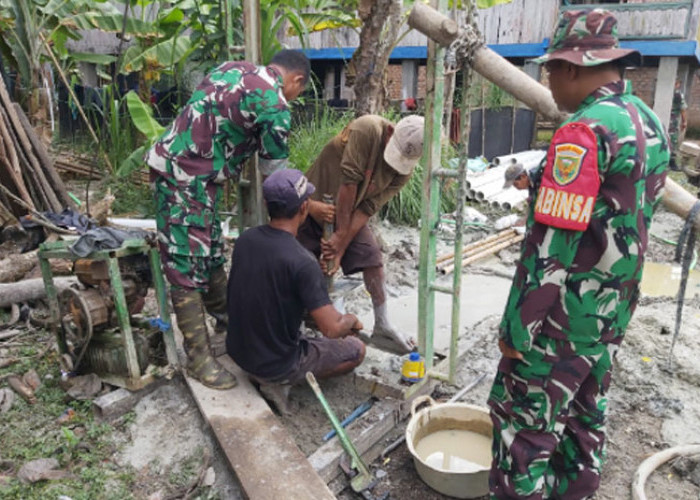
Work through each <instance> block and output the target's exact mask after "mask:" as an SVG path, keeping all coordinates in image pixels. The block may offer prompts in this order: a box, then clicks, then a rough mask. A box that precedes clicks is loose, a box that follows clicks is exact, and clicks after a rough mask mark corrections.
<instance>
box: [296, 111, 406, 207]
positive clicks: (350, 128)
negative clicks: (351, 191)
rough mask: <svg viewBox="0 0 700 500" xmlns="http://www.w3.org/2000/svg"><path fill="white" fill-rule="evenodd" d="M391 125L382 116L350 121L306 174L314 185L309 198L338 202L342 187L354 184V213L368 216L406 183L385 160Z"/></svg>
mask: <svg viewBox="0 0 700 500" xmlns="http://www.w3.org/2000/svg"><path fill="white" fill-rule="evenodd" d="M390 125H392V123H391V122H390V121H388V120H385V119H384V118H382V117H381V116H376V115H365V116H362V117H360V118H357V119H356V120H353V121H352V122H350V123H349V124H348V125H347V126H346V127H345V128H344V129H343V130H342V131H341V132H340V133H339V134H338V135H336V136H335V137H334V138H333V139H331V140H330V141H329V142H328V144H326V146H325V147H324V148H323V150H322V151H321V154H320V155H319V156H318V158H316V161H315V162H314V164H313V165H312V166H311V168H310V169H309V171H308V172H307V173H306V176H307V177H308V179H309V181H311V183H312V184H313V185H314V186H316V192H315V193H314V194H313V195H312V198H313V199H314V200H317V201H321V200H322V198H323V195H324V194H332V195H333V197H334V199H336V201H337V195H338V190H339V189H340V186H341V185H343V184H357V198H355V203H354V205H353V211H354V210H357V209H359V210H362V211H363V212H364V213H366V214H367V215H369V216H370V217H371V216H372V215H374V214H375V213H376V212H377V211H378V210H379V209H380V208H382V207H383V206H384V204H386V202H387V201H389V200H390V199H391V197H392V196H394V195H395V194H396V193H398V192H399V191H400V190H401V188H402V187H403V186H404V185H405V184H406V183H407V182H408V179H409V178H410V177H411V176H410V175H401V174H399V173H398V172H397V171H396V170H394V169H393V168H391V167H390V166H389V164H388V163H387V162H385V161H384V142H385V139H384V138H385V137H386V134H387V129H388V127H389V126H390Z"/></svg>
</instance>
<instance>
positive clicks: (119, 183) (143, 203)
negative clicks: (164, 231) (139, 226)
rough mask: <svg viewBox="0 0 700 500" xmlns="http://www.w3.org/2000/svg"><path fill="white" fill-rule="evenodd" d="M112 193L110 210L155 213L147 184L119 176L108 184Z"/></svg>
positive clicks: (142, 215)
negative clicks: (112, 199)
mask: <svg viewBox="0 0 700 500" xmlns="http://www.w3.org/2000/svg"><path fill="white" fill-rule="evenodd" d="M109 187H110V189H111V190H112V193H113V194H114V198H115V199H114V204H113V205H112V210H113V211H114V213H115V214H137V215H139V216H141V217H153V216H154V215H155V213H156V207H155V203H156V202H155V199H154V198H153V192H152V191H151V187H150V186H149V185H148V184H139V183H135V182H133V181H132V180H130V179H129V176H120V177H117V178H114V179H112V180H111V182H110V184H109Z"/></svg>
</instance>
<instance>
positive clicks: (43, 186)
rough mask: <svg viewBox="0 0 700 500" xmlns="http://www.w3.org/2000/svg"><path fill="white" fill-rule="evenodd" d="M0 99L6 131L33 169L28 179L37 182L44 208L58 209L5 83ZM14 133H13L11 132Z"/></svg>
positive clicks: (0, 86)
mask: <svg viewBox="0 0 700 500" xmlns="http://www.w3.org/2000/svg"><path fill="white" fill-rule="evenodd" d="M0 101H2V111H3V115H4V118H5V123H6V124H7V125H8V132H9V133H10V134H11V135H14V138H15V139H16V140H15V141H14V144H15V145H16V146H17V151H19V152H20V154H22V153H23V154H24V160H25V163H26V165H27V168H28V169H29V170H32V171H33V174H34V175H32V176H30V179H31V181H32V182H34V183H35V184H37V190H38V191H39V192H40V193H41V194H42V195H43V197H44V199H45V200H44V203H45V205H46V207H45V208H46V210H53V211H60V210H61V208H62V207H61V204H60V203H59V201H58V198H57V197H56V193H54V191H53V187H52V186H51V184H49V183H48V182H47V180H46V176H45V175H44V172H43V170H42V168H41V165H40V164H39V162H38V161H37V159H36V157H35V156H34V153H33V151H32V145H31V142H30V141H29V138H28V137H27V134H26V132H25V130H24V127H23V126H22V122H21V120H20V118H19V116H17V113H16V112H15V103H13V102H12V99H10V95H9V94H8V93H7V89H6V88H5V85H0ZM13 133H14V134H13Z"/></svg>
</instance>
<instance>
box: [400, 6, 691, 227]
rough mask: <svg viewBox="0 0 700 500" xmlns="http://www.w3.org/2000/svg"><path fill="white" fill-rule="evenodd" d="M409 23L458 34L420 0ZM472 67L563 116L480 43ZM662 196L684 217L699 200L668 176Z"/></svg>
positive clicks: (540, 89) (445, 40)
mask: <svg viewBox="0 0 700 500" xmlns="http://www.w3.org/2000/svg"><path fill="white" fill-rule="evenodd" d="M408 24H409V26H411V28H414V29H416V30H418V31H420V32H421V33H423V34H424V35H426V36H427V37H428V38H429V39H432V40H435V41H436V42H437V43H440V44H441V45H449V44H450V43H452V42H453V41H454V40H455V38H457V36H458V35H459V34H460V30H459V29H458V27H457V24H456V23H455V22H454V21H452V20H451V19H449V18H448V17H446V16H444V15H443V14H441V13H440V12H438V11H437V10H435V9H433V8H431V7H429V6H427V5H425V4H423V3H421V2H416V3H414V4H413V9H412V11H411V14H410V16H409V18H408ZM472 67H473V68H474V70H475V71H477V72H478V73H479V74H481V75H483V76H484V77H486V78H488V79H489V80H490V81H492V82H493V83H495V84H496V85H498V86H499V87H501V88H502V89H503V90H505V91H507V92H509V93H510V94H512V95H513V96H514V97H515V98H516V99H518V100H519V101H521V102H522V103H523V104H525V105H526V106H528V107H530V108H531V109H533V110H535V111H536V112H538V113H540V114H541V115H543V116H544V117H545V118H546V119H547V120H552V121H554V122H555V123H559V122H561V121H562V120H563V119H564V118H565V117H566V114H565V113H562V112H561V111H559V108H558V107H557V105H556V103H555V102H554V99H553V98H552V93H551V92H550V90H549V89H547V88H546V87H545V86H544V85H542V84H541V83H539V82H538V81H536V80H534V79H533V78H531V77H529V76H528V75H526V74H525V73H523V72H522V71H520V70H519V69H518V68H517V67H515V66H514V65H512V64H511V63H509V62H508V61H507V60H506V59H504V58H503V57H501V56H499V55H498V54H496V53H495V52H494V51H492V50H490V49H488V48H487V47H485V46H483V45H481V46H480V47H478V48H476V49H475V51H474V57H473V61H472ZM469 187H471V186H469ZM662 196H663V198H662V200H661V201H662V203H663V204H664V206H665V207H666V209H668V210H669V211H670V212H673V213H675V214H676V215H678V216H680V217H682V218H683V219H685V218H686V217H688V214H689V213H690V209H691V208H692V206H693V205H694V204H695V202H697V201H698V199H697V198H696V197H694V196H693V195H692V194H690V193H689V192H688V191H686V190H685V189H683V188H682V187H681V186H679V185H678V184H677V183H676V182H674V181H673V179H670V178H667V179H666V185H665V187H664V191H663V195H662ZM694 226H695V228H696V230H698V231H700V218H698V219H696V220H695V221H694Z"/></svg>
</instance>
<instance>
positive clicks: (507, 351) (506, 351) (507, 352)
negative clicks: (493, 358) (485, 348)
mask: <svg viewBox="0 0 700 500" xmlns="http://www.w3.org/2000/svg"><path fill="white" fill-rule="evenodd" d="M498 348H499V349H500V350H501V354H503V357H505V358H511V359H519V360H520V361H522V359H523V353H522V352H520V351H517V350H515V349H513V348H512V347H511V346H509V345H508V344H506V342H505V340H503V339H498Z"/></svg>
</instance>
